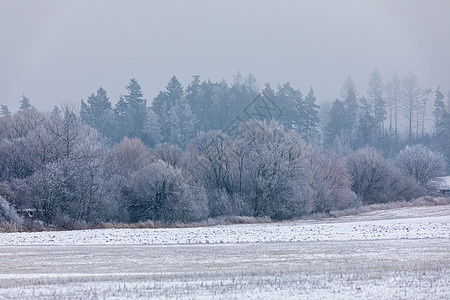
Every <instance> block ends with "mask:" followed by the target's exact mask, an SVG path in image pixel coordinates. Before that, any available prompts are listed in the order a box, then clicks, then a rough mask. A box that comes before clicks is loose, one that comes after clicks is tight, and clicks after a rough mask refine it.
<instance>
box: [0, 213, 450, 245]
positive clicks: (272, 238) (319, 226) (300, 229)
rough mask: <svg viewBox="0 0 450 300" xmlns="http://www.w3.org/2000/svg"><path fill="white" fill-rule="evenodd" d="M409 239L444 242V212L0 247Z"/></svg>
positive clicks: (48, 236) (76, 235) (34, 237)
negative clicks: (442, 239) (442, 240)
mask: <svg viewBox="0 0 450 300" xmlns="http://www.w3.org/2000/svg"><path fill="white" fill-rule="evenodd" d="M380 218H381V219H380ZM411 238H414V239H421V238H450V209H449V206H442V207H431V208H430V207H414V208H402V209H397V210H393V211H384V212H383V211H381V212H372V213H366V214H362V215H359V216H358V217H356V218H355V217H342V218H339V219H326V220H319V221H295V222H284V223H273V224H271V223H264V224H245V225H222V226H212V227H197V228H170V229H96V230H79V231H56V232H31V233H7V234H0V245H148V244H150V245H180V244H182V245H183V244H223V243H226V244H236V243H268V242H271V243H274V242H304V241H357V240H367V239H370V240H377V239H411Z"/></svg>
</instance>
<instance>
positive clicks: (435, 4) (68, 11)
mask: <svg viewBox="0 0 450 300" xmlns="http://www.w3.org/2000/svg"><path fill="white" fill-rule="evenodd" d="M0 41H1V44H0V45H1V46H0V103H2V104H6V105H8V107H9V108H10V110H11V111H16V110H17V109H18V106H19V100H20V98H21V96H22V93H24V94H25V95H27V96H28V97H29V98H30V99H31V102H32V104H33V105H35V106H36V107H37V108H39V109H45V110H47V109H51V108H52V107H53V106H54V105H55V104H60V103H62V102H65V101H72V102H77V103H79V101H80V99H81V98H86V97H87V96H88V95H89V94H90V93H91V92H93V91H95V90H97V88H98V87H100V86H102V87H103V88H105V89H106V90H107V91H108V93H109V95H110V98H111V101H112V102H113V103H115V102H116V101H117V98H118V97H119V95H120V94H123V93H125V87H124V86H125V85H126V84H127V83H128V81H129V79H130V78H132V77H135V78H136V79H137V80H138V81H139V82H140V84H141V86H142V88H143V92H144V95H145V96H146V98H147V99H149V100H151V99H153V98H154V97H155V96H156V94H157V92H158V91H159V90H162V89H163V88H164V86H165V84H166V82H167V81H168V80H169V78H170V77H171V76H172V75H176V76H177V77H178V78H179V79H180V80H181V82H182V83H183V85H185V86H187V84H188V83H189V82H190V81H191V76H192V75H195V74H201V75H202V77H201V78H203V79H211V80H213V81H219V80H221V79H222V78H224V79H226V80H227V81H228V82H231V81H232V80H233V76H234V75H235V74H236V72H237V71H240V72H241V73H242V75H244V76H245V75H246V74H247V73H253V74H255V75H256V77H257V78H258V81H259V83H260V86H263V83H264V82H270V83H272V84H273V86H275V85H276V84H277V83H283V82H285V81H288V80H289V81H290V82H291V84H292V85H293V86H294V87H296V88H300V90H301V91H302V92H303V93H304V94H305V93H307V91H308V89H309V87H310V86H313V88H314V89H315V91H316V96H317V98H318V100H319V101H320V102H321V101H325V100H333V99H334V98H335V97H339V95H340V90H341V87H342V83H343V82H344V80H345V79H346V78H347V77H348V76H351V77H352V78H353V80H354V81H355V83H356V87H357V89H358V93H359V94H360V95H363V94H365V91H366V89H367V81H368V78H369V75H370V73H371V72H372V70H373V69H375V68H377V69H378V70H379V71H380V73H381V74H382V75H383V78H384V79H385V80H387V79H390V78H391V76H392V75H393V74H394V72H398V74H399V75H400V76H403V75H404V74H405V73H406V72H407V71H409V70H413V71H414V72H415V73H416V74H417V76H418V78H419V81H420V83H421V84H422V86H423V87H432V88H434V87H435V86H436V85H437V84H440V85H441V88H442V89H443V90H444V91H447V90H448V89H450V1H446V0H442V1H436V0H434V1H430V0H423V1H413V0H404V1H361V0H352V1H350V0H349V1H334V0H330V1H231V0H229V1H206V0H205V1H162V0H161V1H130V0H126V1H125V0H124V1H111V0H105V1H97V0H94V1H92V0H88V1H85V0H81V1H80V0H78V1H75V0H74V1H61V0H57V1H48V0H41V1H17V0H14V1H13V0H11V1H9V0H0Z"/></svg>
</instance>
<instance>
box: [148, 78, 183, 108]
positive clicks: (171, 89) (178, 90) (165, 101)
mask: <svg viewBox="0 0 450 300" xmlns="http://www.w3.org/2000/svg"><path fill="white" fill-rule="evenodd" d="M183 96H184V90H183V86H182V85H181V83H180V81H179V80H178V78H177V77H176V76H172V78H170V80H169V82H168V83H167V85H166V89H165V91H161V92H159V94H158V96H156V98H155V99H154V100H153V103H152V109H153V111H154V112H155V113H156V114H157V115H158V116H161V115H163V114H165V113H167V112H168V111H169V110H170V109H171V108H172V107H173V106H174V105H175V102H176V101H177V100H178V99H181V97H183Z"/></svg>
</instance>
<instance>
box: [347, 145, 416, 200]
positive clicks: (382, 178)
mask: <svg viewBox="0 0 450 300" xmlns="http://www.w3.org/2000/svg"><path fill="white" fill-rule="evenodd" d="M347 168H348V172H349V174H350V177H351V180H352V190H353V191H354V192H355V193H356V195H358V197H360V199H361V200H362V202H363V203H364V204H373V203H386V202H391V201H398V200H411V199H412V198H414V197H417V196H420V195H421V190H420V189H419V186H418V185H417V184H416V183H415V182H414V180H412V179H411V178H410V177H408V176H406V175H404V174H402V173H401V172H400V170H398V169H397V168H396V167H395V166H394V165H393V164H392V163H390V162H389V161H387V160H386V159H384V158H383V157H382V156H381V154H380V153H379V152H377V151H376V150H375V149H372V148H364V149H360V150H358V151H357V152H355V153H353V154H351V155H350V156H348V157H347Z"/></svg>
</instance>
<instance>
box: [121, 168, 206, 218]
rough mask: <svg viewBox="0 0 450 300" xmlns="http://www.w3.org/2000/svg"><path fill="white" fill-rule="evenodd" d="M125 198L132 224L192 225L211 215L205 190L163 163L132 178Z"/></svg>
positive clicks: (184, 174)
mask: <svg viewBox="0 0 450 300" xmlns="http://www.w3.org/2000/svg"><path fill="white" fill-rule="evenodd" d="M122 194H123V195H124V197H125V199H126V200H127V203H128V212H129V216H130V221H131V222H139V221H147V220H153V221H159V222H164V223H173V222H190V221H196V220H200V219H203V218H205V217H207V215H208V210H207V203H206V201H207V198H206V191H205V189H204V187H203V186H201V185H200V184H198V183H197V182H196V181H195V180H194V179H193V178H192V177H191V176H190V175H189V174H186V173H184V172H182V171H181V170H180V169H178V168H174V167H172V166H170V165H168V164H167V163H165V162H163V161H161V160H158V161H156V162H154V163H151V164H150V165H149V166H147V167H144V168H142V169H140V170H138V171H137V172H135V173H134V174H132V175H131V179H130V181H129V183H128V184H127V185H126V186H125V187H124V188H123V190H122Z"/></svg>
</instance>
